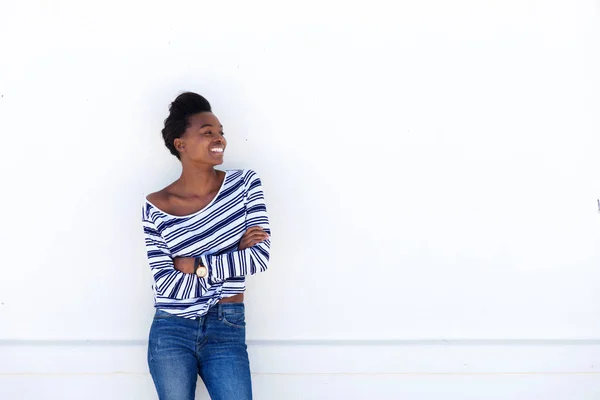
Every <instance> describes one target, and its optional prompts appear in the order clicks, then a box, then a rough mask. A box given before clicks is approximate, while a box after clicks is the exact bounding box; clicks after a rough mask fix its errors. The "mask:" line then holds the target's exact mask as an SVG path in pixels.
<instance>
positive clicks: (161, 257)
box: [142, 211, 208, 303]
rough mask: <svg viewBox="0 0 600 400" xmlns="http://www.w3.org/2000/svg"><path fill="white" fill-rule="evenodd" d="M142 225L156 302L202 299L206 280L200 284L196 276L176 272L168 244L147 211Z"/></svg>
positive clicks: (144, 213)
mask: <svg viewBox="0 0 600 400" xmlns="http://www.w3.org/2000/svg"><path fill="white" fill-rule="evenodd" d="M142 223H143V226H144V238H145V242H146V252H147V254H148V263H149V264H150V269H151V271H152V276H153V277H154V290H155V291H156V294H157V300H156V302H157V303H160V299H161V298H163V299H164V298H166V299H171V300H185V299H192V298H196V297H200V296H201V295H202V294H203V293H204V292H205V291H206V290H207V286H208V285H207V284H206V280H203V282H200V281H201V280H200V279H199V278H198V277H197V276H196V275H195V274H184V273H183V272H181V271H178V270H176V269H175V266H174V264H173V259H172V258H171V251H170V250H169V247H168V246H167V243H166V242H165V240H164V239H163V237H162V236H161V235H160V232H159V231H158V229H157V228H156V225H155V224H154V223H153V222H152V221H151V220H150V218H148V217H147V215H146V212H145V211H144V212H143V215H142Z"/></svg>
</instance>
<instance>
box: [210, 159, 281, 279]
mask: <svg viewBox="0 0 600 400" xmlns="http://www.w3.org/2000/svg"><path fill="white" fill-rule="evenodd" d="M244 184H245V185H246V193H245V196H244V207H245V210H246V229H248V228H250V227H253V226H260V227H261V228H262V229H264V230H265V232H267V233H268V234H269V235H271V228H270V226H269V218H268V217H267V206H266V204H265V196H264V193H263V189H262V184H261V181H260V177H259V176H258V174H256V172H254V171H252V170H249V171H248V174H247V175H246V177H245V181H244ZM270 249H271V239H270V238H269V239H267V240H265V241H263V242H261V243H257V244H256V245H254V246H252V247H249V248H247V249H243V250H237V251H231V252H228V253H224V254H218V255H206V254H204V255H202V256H201V257H200V258H201V260H202V263H203V264H204V265H205V266H206V267H207V268H208V281H209V282H210V283H219V282H222V281H224V280H227V279H229V278H234V277H243V276H247V275H253V274H256V273H258V272H262V271H265V270H266V269H267V267H268V264H269V256H270Z"/></svg>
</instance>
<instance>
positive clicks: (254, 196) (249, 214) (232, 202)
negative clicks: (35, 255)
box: [142, 92, 271, 400]
mask: <svg viewBox="0 0 600 400" xmlns="http://www.w3.org/2000/svg"><path fill="white" fill-rule="evenodd" d="M169 111H170V113H169V116H168V117H167V119H166V120H165V126H164V129H163V130H162V134H163V138H164V140H165V145H166V146H167V148H168V149H169V151H170V152H171V154H173V155H175V156H176V157H177V158H178V159H179V160H180V161H181V165H182V172H181V176H180V177H179V179H177V180H176V181H175V182H173V183H172V184H170V185H169V186H167V187H165V188H164V189H162V190H160V191H158V192H156V193H152V194H150V195H149V196H148V197H147V198H146V201H145V203H144V207H143V209H142V220H143V225H144V235H145V241H146V250H147V255H148V262H149V265H150V269H151V272H152V275H153V277H154V286H153V288H154V295H155V307H156V314H155V316H154V320H153V322H152V327H151V328H150V340H149V344H148V365H149V367H150V373H151V375H152V379H153V380H154V384H155V386H156V390H157V392H158V395H159V398H160V399H161V400H165V399H166V400H190V399H193V398H194V393H195V388H196V381H197V377H198V375H199V376H200V377H201V378H202V380H203V381H204V383H205V384H206V387H207V389H208V391H209V393H210V395H211V398H212V399H239V400H245V399H251V398H252V385H251V380H250V365H249V361H248V353H247V351H246V333H245V318H244V304H243V293H244V291H245V289H246V285H245V277H246V276H247V275H252V274H255V273H257V272H260V271H265V270H266V269H267V265H268V262H269V254H270V247H271V242H270V233H271V230H270V227H269V220H268V217H267V209H266V205H265V200H264V195H263V191H262V185H261V181H260V178H259V176H258V175H257V174H256V172H254V171H252V170H250V169H246V170H227V171H220V170H216V169H215V167H216V166H217V165H220V164H222V163H223V156H224V152H225V148H226V147H227V141H226V140H225V137H224V133H223V125H222V124H221V122H220V121H219V119H218V118H217V117H216V116H215V115H214V114H213V113H212V109H211V106H210V103H209V102H208V101H207V100H206V99H205V98H204V97H202V96H200V95H198V94H196V93H189V92H188V93H183V94H181V95H180V96H178V97H177V98H176V99H175V101H173V103H171V107H170V109H169Z"/></svg>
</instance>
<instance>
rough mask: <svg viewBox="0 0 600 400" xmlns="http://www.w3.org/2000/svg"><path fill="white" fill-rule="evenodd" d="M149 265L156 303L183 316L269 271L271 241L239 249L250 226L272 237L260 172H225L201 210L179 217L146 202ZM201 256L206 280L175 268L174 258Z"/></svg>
mask: <svg viewBox="0 0 600 400" xmlns="http://www.w3.org/2000/svg"><path fill="white" fill-rule="evenodd" d="M142 222H143V226H144V236H145V240H146V250H147V253H148V263H149V264H150V269H151V271H152V275H153V277H154V284H153V285H152V287H153V290H154V300H155V305H154V306H155V307H156V308H159V309H161V310H163V311H166V312H169V313H171V314H175V315H178V316H181V317H185V318H197V317H200V316H202V315H204V314H206V313H207V312H208V309H209V308H210V307H212V306H213V305H215V304H216V303H217V302H218V301H219V300H220V299H222V298H224V297H230V296H233V295H236V294H238V293H243V292H244V290H245V289H246V282H245V277H246V276H247V275H252V274H255V273H257V272H260V271H264V270H266V269H267V265H268V262H269V250H270V248H271V240H270V239H267V240H265V241H264V242H261V243H258V244H256V245H255V246H253V247H250V248H247V249H244V250H238V244H239V242H240V240H241V238H242V236H243V235H244V233H245V232H246V230H247V229H248V228H250V227H252V226H260V227H261V228H263V229H264V230H265V231H266V232H267V233H268V234H269V235H270V234H271V229H270V228H269V219H268V217H267V208H266V205H265V198H264V194H263V190H262V185H261V181H260V178H259V176H258V175H257V174H256V172H254V171H252V170H250V169H246V170H227V171H225V179H224V181H223V185H222V186H221V188H220V189H219V192H218V193H217V195H216V196H215V198H214V199H213V200H212V201H211V202H210V203H209V204H208V205H207V206H206V207H204V208H203V209H201V210H199V211H197V212H195V213H193V214H190V215H186V216H179V217H178V216H175V215H171V214H168V213H166V212H164V211H162V210H160V209H158V208H157V207H156V206H155V205H154V204H152V203H150V202H149V201H148V200H146V201H145V202H144V206H143V209H142ZM175 257H194V258H201V260H202V263H203V265H205V266H206V267H207V269H208V275H207V276H206V277H205V278H198V277H197V276H196V274H185V273H183V272H180V271H178V270H176V269H175V268H174V265H173V258H175Z"/></svg>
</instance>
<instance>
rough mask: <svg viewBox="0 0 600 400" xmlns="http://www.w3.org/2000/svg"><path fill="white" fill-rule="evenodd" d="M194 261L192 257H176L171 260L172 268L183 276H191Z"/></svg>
mask: <svg viewBox="0 0 600 400" xmlns="http://www.w3.org/2000/svg"><path fill="white" fill-rule="evenodd" d="M195 261H196V259H195V258H192V257H176V258H174V259H173V266H174V267H175V269H176V270H177V271H181V272H183V273H184V274H193V273H194V262H195Z"/></svg>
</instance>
